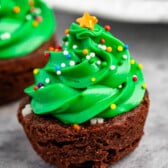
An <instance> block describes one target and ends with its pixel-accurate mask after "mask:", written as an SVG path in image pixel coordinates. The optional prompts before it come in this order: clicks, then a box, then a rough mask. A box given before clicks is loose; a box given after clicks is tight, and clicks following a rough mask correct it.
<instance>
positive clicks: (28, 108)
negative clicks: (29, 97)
mask: <svg viewBox="0 0 168 168" xmlns="http://www.w3.org/2000/svg"><path fill="white" fill-rule="evenodd" d="M30 113H32V108H31V105H30V104H26V105H25V107H24V108H23V109H22V115H23V116H26V115H28V114H30Z"/></svg>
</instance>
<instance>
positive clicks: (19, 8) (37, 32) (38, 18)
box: [0, 0, 56, 59]
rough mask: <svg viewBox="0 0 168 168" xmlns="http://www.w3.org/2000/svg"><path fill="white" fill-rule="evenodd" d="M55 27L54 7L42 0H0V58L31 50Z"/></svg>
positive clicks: (52, 32) (49, 36)
mask: <svg viewBox="0 0 168 168" xmlns="http://www.w3.org/2000/svg"><path fill="white" fill-rule="evenodd" d="M55 27H56V23H55V17H54V13H53V11H52V10H51V9H50V8H49V7H48V6H47V5H46V4H45V3H43V2H42V1H41V0H0V59H9V58H15V57H19V56H24V55H26V54H29V53H31V52H32V51H34V50H35V49H37V48H38V47H39V46H40V45H41V44H42V43H44V42H46V41H48V40H49V39H50V38H51V36H52V35H53V34H54V31H55Z"/></svg>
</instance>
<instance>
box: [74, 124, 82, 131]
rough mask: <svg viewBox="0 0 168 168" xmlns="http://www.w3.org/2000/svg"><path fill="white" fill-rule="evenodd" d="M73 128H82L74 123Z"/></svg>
mask: <svg viewBox="0 0 168 168" xmlns="http://www.w3.org/2000/svg"><path fill="white" fill-rule="evenodd" d="M73 128H74V129H76V130H80V129H81V127H80V126H79V125H78V124H73Z"/></svg>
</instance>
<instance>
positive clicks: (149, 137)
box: [0, 11, 168, 168]
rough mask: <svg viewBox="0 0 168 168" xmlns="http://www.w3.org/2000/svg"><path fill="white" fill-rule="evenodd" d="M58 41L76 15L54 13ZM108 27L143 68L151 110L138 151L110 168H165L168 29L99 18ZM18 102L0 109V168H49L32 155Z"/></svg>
mask: <svg viewBox="0 0 168 168" xmlns="http://www.w3.org/2000/svg"><path fill="white" fill-rule="evenodd" d="M56 16H57V21H58V25H59V27H58V29H57V39H58V42H59V43H61V37H62V35H63V34H64V29H65V28H68V27H69V25H70V23H71V22H72V21H75V19H76V18H77V17H79V15H73V14H71V13H66V12H61V11H56ZM99 23H100V24H101V25H105V24H110V25H111V32H112V33H113V34H114V35H115V36H116V37H118V38H119V39H121V40H122V41H124V42H125V43H127V44H129V50H130V52H131V54H132V56H133V57H134V58H135V59H136V60H137V61H138V62H139V63H142V64H143V65H144V68H143V69H144V74H145V78H146V82H147V84H148V90H149V93H150V100H151V106H150V111H149V115H148V118H147V122H146V125H145V135H144V136H143V139H142V140H141V143H140V145H139V147H138V148H137V149H136V150H135V151H134V152H133V153H131V154H130V155H128V156H126V157H125V158H124V159H122V160H121V161H119V162H118V163H117V164H115V165H114V166H112V167H113V168H123V167H125V168H168V91H167V88H168V65H167V64H168V25H167V24H142V23H141V24H138V23H128V22H125V23H121V22H117V21H111V20H104V19H101V18H99ZM18 104H19V101H16V102H13V103H11V104H8V105H5V106H0V168H52V166H50V165H48V164H46V163H44V162H43V160H41V158H40V157H39V156H37V154H36V153H35V152H34V151H33V149H32V147H31V145H30V144H29V142H28V140H27V138H26V136H25V134H24V132H23V130H22V127H21V126H20V125H19V123H18V121H17V118H16V112H17V108H18Z"/></svg>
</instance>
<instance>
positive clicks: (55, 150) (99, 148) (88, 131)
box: [18, 92, 149, 168]
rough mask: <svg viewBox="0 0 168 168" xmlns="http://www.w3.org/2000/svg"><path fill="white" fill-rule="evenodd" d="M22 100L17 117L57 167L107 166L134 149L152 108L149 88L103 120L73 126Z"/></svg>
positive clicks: (27, 132) (96, 167)
mask: <svg viewBox="0 0 168 168" xmlns="http://www.w3.org/2000/svg"><path fill="white" fill-rule="evenodd" d="M29 101H30V100H29V98H28V97H27V98H25V99H23V100H22V102H21V104H20V106H19V110H18V119H19V122H20V123H21V124H22V126H23V128H24V130H25V133H26V135H27V137H28V138H29V140H30V142H31V144H32V146H33V148H34V149H35V151H36V152H37V153H38V154H39V155H40V156H41V157H42V158H43V159H44V160H45V161H46V162H48V163H50V164H54V165H56V166H57V167H58V168H107V167H108V166H110V165H112V164H114V163H115V162H117V161H118V160H119V159H121V158H122V157H124V156H125V155H127V154H128V153H130V152H131V151H133V150H134V149H135V148H136V147H137V145H138V143H139V141H140V139H141V137H142V135H143V134H144V131H143V129H144V124H145V120H146V116H147V113H148V108H149V98H148V93H147V92H146V94H145V96H144V99H143V101H142V103H141V104H140V105H139V106H138V107H136V108H135V109H133V110H131V111H130V112H127V113H124V114H122V115H119V116H117V117H114V118H111V119H106V120H105V121H104V123H103V124H96V125H90V123H89V122H87V123H85V124H81V125H79V127H74V125H65V124H63V123H61V122H59V121H58V120H56V119H54V118H51V117H49V116H37V115H35V114H34V113H32V112H30V113H29V114H24V113H23V111H22V109H23V108H24V107H25V105H26V104H29Z"/></svg>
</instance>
